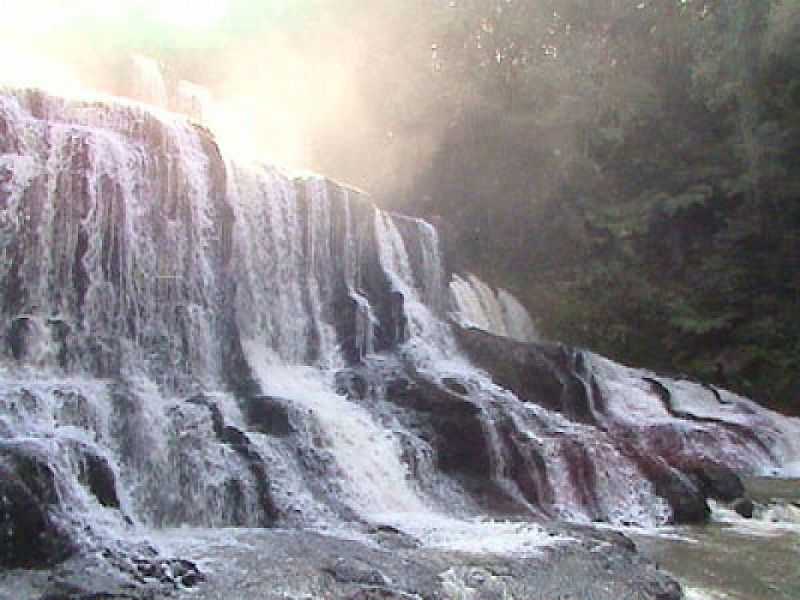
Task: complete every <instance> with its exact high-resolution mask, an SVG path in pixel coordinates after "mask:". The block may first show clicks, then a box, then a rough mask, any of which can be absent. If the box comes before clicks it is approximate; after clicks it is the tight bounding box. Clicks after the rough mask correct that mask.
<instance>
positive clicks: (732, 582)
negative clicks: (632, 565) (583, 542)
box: [631, 479, 800, 600]
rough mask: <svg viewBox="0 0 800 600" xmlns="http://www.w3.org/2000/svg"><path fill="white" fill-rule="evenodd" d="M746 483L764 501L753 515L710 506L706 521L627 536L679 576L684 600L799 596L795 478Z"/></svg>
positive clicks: (799, 496)
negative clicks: (745, 517)
mask: <svg viewBox="0 0 800 600" xmlns="http://www.w3.org/2000/svg"><path fill="white" fill-rule="evenodd" d="M746 487H747V489H748V492H749V494H750V496H751V497H752V498H753V499H754V500H755V501H756V502H757V503H758V504H763V505H765V506H767V508H762V509H760V510H759V509H757V511H756V515H755V518H754V519H751V520H747V519H743V518H741V517H739V515H737V514H736V513H734V512H733V511H730V510H727V509H725V508H723V507H720V506H715V507H714V514H713V519H712V522H711V523H710V524H708V525H706V526H702V527H680V528H674V529H670V530H669V531H666V532H661V533H659V534H657V535H654V534H652V533H636V534H634V535H632V536H631V537H633V538H634V539H635V541H636V544H637V546H638V547H639V551H640V552H641V553H643V554H644V555H646V556H648V557H650V558H651V559H652V560H654V561H655V562H657V563H658V564H659V565H661V566H662V567H663V568H665V569H667V570H668V571H670V572H671V573H673V574H674V575H675V576H676V577H677V578H678V579H679V580H680V581H681V583H682V584H683V586H684V589H685V590H686V596H687V599H688V600H723V599H724V600H796V599H797V598H800V566H798V565H800V480H796V479H794V480H787V479H751V480H748V481H747V482H746Z"/></svg>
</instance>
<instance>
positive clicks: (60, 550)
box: [0, 447, 73, 568]
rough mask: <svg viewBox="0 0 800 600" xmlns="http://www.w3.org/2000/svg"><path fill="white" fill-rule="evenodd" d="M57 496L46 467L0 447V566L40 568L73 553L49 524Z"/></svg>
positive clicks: (60, 532) (61, 533)
mask: <svg viewBox="0 0 800 600" xmlns="http://www.w3.org/2000/svg"><path fill="white" fill-rule="evenodd" d="M56 502H57V493H56V490H55V475H54V473H53V472H52V470H51V469H50V467H49V466H48V465H47V464H46V463H43V462H40V461H39V460H38V459H36V458H35V457H32V456H25V455H24V454H19V453H16V452H15V451H13V450H11V449H8V448H2V447H0V566H2V567H6V568H20V567H23V568H42V567H47V566H50V565H53V564H55V563H57V562H59V561H61V560H63V559H65V558H66V557H67V556H69V555H70V554H71V553H72V552H73V547H72V544H71V542H70V540H69V538H68V536H67V535H66V533H65V532H64V531H63V530H62V529H61V527H60V526H59V525H58V524H57V523H56V522H55V521H54V520H53V518H52V515H51V510H52V509H54V508H55V503H56Z"/></svg>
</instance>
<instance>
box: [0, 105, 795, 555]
mask: <svg viewBox="0 0 800 600" xmlns="http://www.w3.org/2000/svg"><path fill="white" fill-rule="evenodd" d="M0 252H2V257H3V260H2V263H0V310H1V311H2V316H3V324H4V331H3V332H2V333H3V334H4V335H5V336H6V339H7V340H8V344H7V350H6V352H5V353H4V354H3V355H2V357H1V358H0V368H1V370H0V463H3V464H0V467H2V468H6V467H5V466H4V465H5V464H6V463H8V464H12V463H13V464H21V463H19V461H22V460H24V461H28V463H30V462H31V461H33V462H34V463H35V464H37V465H39V466H40V467H41V470H43V471H47V470H48V469H49V470H52V472H53V473H54V474H55V476H56V479H57V481H58V482H59V484H58V485H59V487H58V489H59V490H60V491H59V494H60V499H59V501H58V502H56V503H55V508H53V509H52V512H53V514H57V515H63V514H68V515H69V519H67V521H69V522H70V523H72V525H70V526H69V527H72V528H73V529H74V530H75V531H77V530H79V529H80V530H81V531H83V529H82V528H83V527H84V526H85V525H87V524H88V526H89V529H90V530H91V531H95V532H97V529H98V527H99V524H101V523H106V524H107V523H111V522H116V524H117V526H118V527H119V528H122V529H124V528H125V517H127V518H129V519H132V520H133V521H134V522H138V523H141V524H145V525H152V526H175V525H180V524H190V525H197V526H208V527H216V526H230V525H235V526H250V527H260V526H266V525H272V524H276V523H277V524H287V525H310V524H311V525H318V524H320V523H332V522H341V521H350V522H359V521H362V520H376V519H377V520H384V521H388V522H392V523H395V524H396V525H397V526H398V527H401V528H402V526H405V527H406V528H409V527H411V525H410V524H409V523H410V519H411V518H410V517H409V518H404V517H402V516H399V515H410V514H413V515H416V516H415V517H413V519H411V520H414V521H415V522H416V523H427V525H425V526H423V527H421V528H420V527H419V526H418V527H417V528H416V530H415V533H416V534H418V535H423V533H424V534H425V535H428V536H430V538H431V539H434V538H435V539H436V540H438V542H437V543H442V544H444V543H445V542H442V539H443V538H447V536H446V535H445V534H444V533H443V530H444V529H446V528H448V527H450V528H451V529H452V531H453V532H455V533H454V535H456V537H459V541H458V544H457V546H458V547H461V548H464V547H468V546H469V544H466V543H464V540H463V536H464V535H466V534H465V532H471V531H478V530H479V531H480V532H482V533H480V534H479V535H486V534H488V532H490V531H491V530H490V529H487V528H485V527H484V528H481V527H483V526H481V527H478V529H473V528H472V525H474V524H470V525H469V526H467V525H465V524H464V522H463V521H462V522H460V524H459V525H456V521H453V520H452V519H453V518H454V517H459V518H464V517H468V516H476V515H478V514H481V513H487V512H488V513H490V514H492V515H493V516H508V515H516V516H519V515H533V516H536V517H560V518H567V519H570V520H574V521H580V522H590V521H595V520H601V521H607V522H611V523H616V524H621V523H638V524H644V525H656V524H662V523H664V522H667V521H668V520H670V519H675V520H681V519H688V518H695V516H696V515H697V511H696V510H695V512H691V511H689V510H688V509H687V508H686V504H687V502H686V500H685V499H686V498H687V497H692V498H695V500H697V502H696V503H695V505H693V506H694V508H697V507H698V506H700V505H704V502H705V500H704V497H703V496H702V495H701V493H700V492H699V491H698V489H697V485H695V483H693V480H692V479H691V477H694V476H695V475H696V473H698V472H701V471H702V469H704V468H706V465H707V464H709V463H713V464H714V465H721V466H728V467H732V468H735V469H737V470H739V471H742V472H769V471H771V470H778V469H781V468H783V467H785V466H787V465H790V464H791V463H792V461H796V460H797V451H796V449H795V448H793V447H792V443H794V442H792V439H793V438H796V436H797V433H798V431H799V430H800V427H798V425H797V422H796V421H793V420H789V419H784V418H781V417H779V416H777V415H774V414H772V413H770V412H768V411H766V410H764V409H761V408H759V407H757V406H756V405H754V404H752V403H750V402H749V401H746V400H744V399H741V398H738V397H735V396H733V395H731V394H728V393H727V392H724V391H722V390H715V389H709V388H705V387H703V386H701V385H698V384H694V383H689V382H684V381H675V380H671V379H667V378H663V377H660V376H657V375H655V374H652V373H646V372H642V371H637V370H634V369H627V368H624V367H621V366H620V365H617V364H615V363H612V362H610V361H607V360H605V359H602V358H601V357H597V356H595V355H592V354H590V353H588V352H581V351H577V350H573V349H569V348H564V347H561V346H558V345H553V344H543V343H526V342H530V341H531V340H533V339H535V337H536V334H535V329H534V328H533V325H532V322H531V319H530V317H529V316H528V315H527V313H526V311H525V310H524V309H523V308H522V307H521V305H520V304H519V302H517V301H516V300H515V299H514V298H513V296H511V295H510V294H509V293H508V292H505V291H503V290H500V291H498V292H495V291H494V290H492V289H491V288H490V287H489V286H487V285H486V284H485V283H483V282H481V281H480V280H479V279H478V278H476V277H474V276H467V277H458V276H455V277H453V278H452V282H451V283H450V284H449V289H448V285H447V282H448V279H449V274H448V273H447V272H446V270H445V268H444V266H443V260H442V257H441V256H440V250H439V244H438V238H437V233H436V230H435V229H434V228H433V227H432V226H431V225H430V224H428V223H425V222H424V221H420V220H418V219H411V218H407V217H403V216H400V215H395V214H391V213H388V212H385V211H381V210H378V209H376V208H375V207H374V206H373V205H371V204H370V202H369V201H368V199H366V198H365V197H363V195H361V194H359V193H358V192H356V191H354V190H350V189H346V188H344V187H342V186H339V185H337V184H334V183H332V182H330V181H327V180H324V179H322V178H319V177H305V178H292V177H289V176H288V175H286V174H285V173H282V172H280V171H279V170H277V169H273V168H270V167H266V166H263V165H246V164H241V163H238V162H236V161H233V160H229V159H228V160H226V159H225V158H224V157H223V156H222V155H221V153H220V150H219V148H218V147H217V144H216V142H215V141H214V139H213V138H212V137H211V135H210V134H209V133H208V132H207V131H206V130H204V129H202V128H198V127H195V126H192V125H191V124H189V123H188V122H187V121H186V120H185V119H183V118H181V117H177V116H175V115H168V114H163V113H159V112H157V111H153V110H151V109H147V108H144V107H142V106H138V105H135V104H114V103H104V102H100V101H90V100H82V101H78V100H76V101H66V100H63V99H59V98H54V97H51V96H47V95H45V94H42V93H40V92H36V91H31V90H27V91H19V90H4V91H3V92H2V93H0ZM475 328H476V329H482V330H485V331H486V332H488V333H482V332H480V331H477V330H476V329H475ZM491 334H498V335H502V336H508V337H510V338H515V339H516V340H519V341H513V340H510V339H506V338H501V337H497V336H495V335H491ZM67 450H68V451H67ZM63 456H68V457H69V458H68V459H62V457H63ZM14 461H16V462H14ZM28 463H26V464H28ZM698 469H699V471H698ZM67 503H70V510H69V511H66V510H65V509H64V506H65V505H66V504H67ZM698 503H699V504H698ZM59 507H61V508H59ZM700 508H702V506H700ZM48 510H50V509H48ZM698 510H699V509H698ZM687 515H689V516H687ZM476 527H477V526H476ZM497 531H500V530H497ZM97 535H99V534H97ZM90 537H91V536H90ZM451 541H452V540H451ZM86 543H89V542H86ZM445 545H446V544H445Z"/></svg>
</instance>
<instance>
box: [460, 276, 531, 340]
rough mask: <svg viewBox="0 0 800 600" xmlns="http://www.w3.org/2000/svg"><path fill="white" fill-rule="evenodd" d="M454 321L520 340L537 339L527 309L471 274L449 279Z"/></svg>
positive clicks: (508, 294)
mask: <svg viewBox="0 0 800 600" xmlns="http://www.w3.org/2000/svg"><path fill="white" fill-rule="evenodd" d="M450 294H451V297H452V303H453V305H454V309H455V311H454V312H455V318H456V320H457V321H458V322H459V323H460V324H461V325H462V326H464V327H477V328H478V329H483V330H484V331H488V332H489V333H494V334H495V335H501V336H505V337H510V338H512V339H515V340H519V341H521V342H532V341H535V340H537V339H538V338H539V336H538V334H537V333H536V327H535V326H534V324H533V320H532V319H531V317H530V315H529V314H528V311H527V310H526V309H525V307H524V306H522V304H520V302H519V300H517V299H516V298H515V297H514V296H513V295H512V294H511V293H509V292H508V291H506V290H504V289H499V290H497V291H495V290H493V289H492V288H491V287H489V285H488V284H486V283H485V282H483V281H481V280H480V279H479V278H478V277H476V276H475V275H471V274H470V275H467V276H466V277H465V278H462V277H460V276H458V275H456V276H454V277H453V280H452V281H451V282H450Z"/></svg>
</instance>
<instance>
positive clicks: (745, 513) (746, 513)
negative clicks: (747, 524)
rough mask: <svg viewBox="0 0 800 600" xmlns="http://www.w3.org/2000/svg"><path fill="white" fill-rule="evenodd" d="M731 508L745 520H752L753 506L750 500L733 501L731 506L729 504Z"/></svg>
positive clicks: (738, 499)
mask: <svg viewBox="0 0 800 600" xmlns="http://www.w3.org/2000/svg"><path fill="white" fill-rule="evenodd" d="M731 508H732V509H733V510H735V511H736V512H737V513H738V514H739V515H740V516H742V517H744V518H745V519H752V518H753V511H754V510H755V505H754V504H753V501H752V500H750V498H737V499H736V500H734V501H733V504H731Z"/></svg>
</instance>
